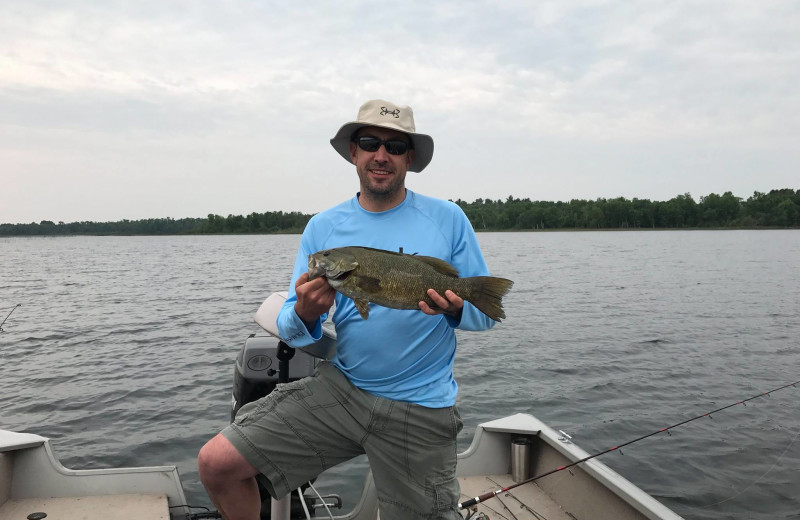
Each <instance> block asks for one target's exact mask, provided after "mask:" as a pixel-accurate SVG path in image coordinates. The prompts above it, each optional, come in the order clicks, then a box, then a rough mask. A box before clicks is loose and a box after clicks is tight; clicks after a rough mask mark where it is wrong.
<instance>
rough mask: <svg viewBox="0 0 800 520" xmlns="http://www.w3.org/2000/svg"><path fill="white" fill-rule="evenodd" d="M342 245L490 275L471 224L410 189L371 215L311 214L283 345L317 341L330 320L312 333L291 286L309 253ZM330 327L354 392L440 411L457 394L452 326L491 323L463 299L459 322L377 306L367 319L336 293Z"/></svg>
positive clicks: (351, 205) (339, 210) (284, 312)
mask: <svg viewBox="0 0 800 520" xmlns="http://www.w3.org/2000/svg"><path fill="white" fill-rule="evenodd" d="M344 246H365V247H374V248H377V249H385V250H389V251H398V250H399V249H400V248H403V252H404V253H406V254H414V253H417V254H420V255H425V256H433V257H436V258H440V259H442V260H445V261H447V262H449V263H450V264H452V265H453V266H454V267H455V268H456V269H457V270H458V272H459V276H462V277H466V276H483V275H488V274H489V270H488V268H487V267H486V262H485V261H484V259H483V255H482V254H481V250H480V247H479V246H478V241H477V238H476V237H475V232H474V231H473V229H472V226H471V224H470V222H469V219H467V217H466V215H464V212H463V211H462V210H461V208H459V207H458V206H457V205H456V204H453V203H452V202H448V201H443V200H439V199H434V198H431V197H425V196H422V195H419V194H416V193H414V192H412V191H410V190H407V191H406V198H405V200H404V201H403V202H402V203H401V204H400V205H399V206H397V207H394V208H392V209H390V210H388V211H384V212H378V213H375V212H370V211H367V210H365V209H364V208H362V207H361V205H360V204H359V203H358V197H357V196H356V197H353V198H352V199H350V200H348V201H346V202H344V203H342V204H339V205H338V206H335V207H333V208H331V209H329V210H327V211H324V212H322V213H319V214H317V215H315V216H314V217H313V218H312V219H311V220H310V221H309V223H308V225H307V226H306V229H305V231H304V232H303V236H302V239H301V241H300V248H299V250H298V252H297V259H296V260H295V265H294V272H293V273H292V281H291V284H290V285H289V297H288V299H287V300H286V303H285V304H284V305H283V308H282V309H281V311H280V313H279V315H278V323H277V324H278V332H279V333H280V335H281V337H282V338H283V339H284V341H285V342H286V343H287V344H288V345H290V346H292V347H304V346H307V345H310V344H312V343H313V342H315V341H317V340H319V339H320V337H321V336H322V322H323V321H324V320H325V319H326V318H327V313H326V314H324V315H322V316H321V317H320V319H318V320H317V323H316V324H315V325H314V327H313V330H311V331H309V330H308V329H307V328H306V326H305V324H303V321H302V320H301V319H300V317H299V316H297V313H296V312H295V310H294V304H295V302H296V301H297V295H296V293H295V290H294V284H295V282H296V281H297V279H298V278H299V277H300V275H301V274H303V273H305V272H307V271H308V255H309V254H312V253H316V252H317V251H321V250H323V249H331V248H336V247H344ZM333 323H334V325H335V326H336V333H337V353H336V356H335V357H334V358H333V359H332V360H331V361H332V362H333V364H335V365H336V366H337V367H338V368H339V369H340V370H341V371H342V372H343V373H344V374H345V375H346V376H347V377H348V378H349V379H350V381H352V383H353V384H354V385H355V386H357V387H359V388H361V389H363V390H365V391H367V392H370V393H373V394H375V395H378V396H381V397H385V398H387V399H393V400H398V401H407V402H411V403H416V404H419V405H422V406H427V407H430V408H441V407H445V406H452V405H453V404H455V401H456V395H457V393H458V385H457V383H456V381H455V379H454V378H453V360H454V359H455V353H456V335H455V331H454V328H459V329H464V330H484V329H489V328H491V327H493V326H494V325H495V323H496V322H495V321H494V320H492V319H491V318H489V317H487V316H486V315H485V314H483V313H482V312H480V311H479V310H478V309H477V308H475V307H474V306H473V305H472V304H471V303H469V302H466V301H465V302H464V308H463V310H462V313H461V317H460V319H459V320H456V319H454V318H452V317H450V316H446V315H437V316H429V315H427V314H425V313H423V312H422V311H419V310H398V309H389V308H387V307H382V306H379V305H375V304H370V310H369V319H367V320H364V319H362V318H361V316H360V315H359V314H358V311H357V310H356V307H355V304H354V303H353V300H351V299H350V298H348V297H346V296H343V295H342V294H341V293H338V292H337V293H336V310H335V312H334V315H333Z"/></svg>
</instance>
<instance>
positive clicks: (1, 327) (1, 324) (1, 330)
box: [0, 303, 22, 332]
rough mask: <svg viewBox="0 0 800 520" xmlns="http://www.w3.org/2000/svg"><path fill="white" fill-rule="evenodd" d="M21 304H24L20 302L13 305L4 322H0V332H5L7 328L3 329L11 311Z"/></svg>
mask: <svg viewBox="0 0 800 520" xmlns="http://www.w3.org/2000/svg"><path fill="white" fill-rule="evenodd" d="M21 305H22V304H21V303H18V304H16V305H14V306H13V307H11V311H9V313H8V315H7V316H6V319H4V320H3V322H2V323H0V332H5V330H3V325H5V323H6V321H8V318H9V317H10V316H11V313H12V312H14V311H15V310H17V307H19V306H21Z"/></svg>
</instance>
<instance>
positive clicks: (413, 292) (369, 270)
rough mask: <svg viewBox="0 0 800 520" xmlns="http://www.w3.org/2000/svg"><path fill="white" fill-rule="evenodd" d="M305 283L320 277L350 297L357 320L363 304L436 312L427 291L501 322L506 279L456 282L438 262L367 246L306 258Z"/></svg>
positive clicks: (453, 273)
mask: <svg viewBox="0 0 800 520" xmlns="http://www.w3.org/2000/svg"><path fill="white" fill-rule="evenodd" d="M308 266H309V279H312V280H313V279H314V278H318V277H320V276H325V277H326V279H327V280H328V283H329V284H330V285H331V286H332V287H333V288H334V289H336V290H337V291H339V292H340V293H342V294H343V295H345V296H347V297H349V298H352V299H353V301H354V303H355V305H356V308H357V309H358V312H359V313H360V314H361V317H362V318H364V319H367V318H368V317H369V305H368V304H369V303H370V302H371V303H374V304H377V305H382V306H384V307H390V308H393V309H419V302H420V301H424V302H426V303H427V304H428V305H429V306H431V307H432V308H436V304H434V303H433V301H432V300H431V298H430V297H429V296H428V295H427V290H428V289H434V290H435V291H436V292H438V293H439V294H442V295H443V294H444V293H445V291H447V290H448V289H449V290H451V291H453V292H454V293H456V294H457V295H459V296H460V297H461V298H463V299H464V300H467V301H469V302H471V303H472V304H473V305H475V306H476V307H477V308H478V309H479V310H481V312H483V313H484V314H486V315H487V316H489V317H490V318H492V319H494V320H496V321H500V320H501V319H503V318H505V313H504V311H503V308H502V297H503V296H504V295H505V294H506V293H507V292H508V290H509V289H510V288H511V286H512V285H513V282H512V281H511V280H507V279H505V278H498V277H493V276H475V277H467V278H460V277H459V276H458V271H457V270H456V269H455V268H454V267H453V266H452V265H450V264H448V263H447V262H445V261H443V260H440V259H438V258H432V257H426V256H418V255H408V254H402V253H395V252H393V251H385V250H382V249H372V248H367V247H357V246H350V247H341V248H334V249H327V250H324V251H318V252H317V253H314V254H312V255H309V260H308Z"/></svg>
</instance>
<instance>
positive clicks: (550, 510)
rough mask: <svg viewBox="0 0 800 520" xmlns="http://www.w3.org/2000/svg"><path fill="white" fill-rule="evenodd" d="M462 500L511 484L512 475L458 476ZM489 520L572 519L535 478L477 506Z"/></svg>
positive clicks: (512, 482)
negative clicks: (534, 480)
mask: <svg viewBox="0 0 800 520" xmlns="http://www.w3.org/2000/svg"><path fill="white" fill-rule="evenodd" d="M458 481H459V482H460V483H461V501H462V502H466V501H467V500H469V499H470V498H474V497H476V496H478V495H482V494H484V493H488V492H490V491H496V490H498V489H501V488H504V487H507V486H510V485H512V484H514V481H513V480H511V475H509V474H505V475H483V476H476V477H461V478H459V479H458ZM476 507H477V508H478V511H481V512H483V513H485V514H486V516H488V517H489V518H491V519H492V520H503V519H508V520H531V519H532V520H540V519H541V518H547V519H548V520H574V518H575V517H573V516H572V515H570V514H569V513H567V512H565V511H564V510H563V509H562V508H561V506H559V505H558V504H557V503H556V502H555V501H554V500H553V499H552V498H550V497H549V496H548V495H547V494H546V493H545V492H544V491H542V489H541V488H539V486H538V485H536V483H535V482H531V483H528V484H526V485H524V486H520V487H518V488H515V489H512V490H510V491H507V492H505V493H501V494H499V495H497V496H496V497H494V498H492V499H490V500H487V501H486V502H482V503H480V504H478V505H477V506H476Z"/></svg>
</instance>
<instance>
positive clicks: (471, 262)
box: [445, 208, 497, 330]
mask: <svg viewBox="0 0 800 520" xmlns="http://www.w3.org/2000/svg"><path fill="white" fill-rule="evenodd" d="M458 214H459V215H458V217H457V218H456V224H454V228H455V232H454V234H453V258H452V260H453V261H452V262H451V263H452V264H453V266H454V267H455V268H456V269H458V273H459V276H461V277H467V276H488V275H489V268H488V267H487V266H486V261H485V260H484V259H483V253H481V248H480V245H479V244H478V238H477V237H476V236H475V231H473V229H472V224H470V222H469V219H468V218H467V216H466V215H465V214H464V212H463V211H462V210H461V208H458ZM445 318H446V319H447V323H448V324H449V325H450V326H451V327H453V328H455V329H461V330H487V329H491V328H492V327H494V326H495V325H496V324H497V322H496V321H494V320H493V319H491V318H490V317H488V316H487V315H485V314H484V313H482V312H481V311H479V310H478V308H477V307H475V306H474V305H472V304H471V303H470V302H468V301H465V302H464V308H463V309H462V310H461V318H460V319H457V318H453V317H452V316H447V315H445Z"/></svg>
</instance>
